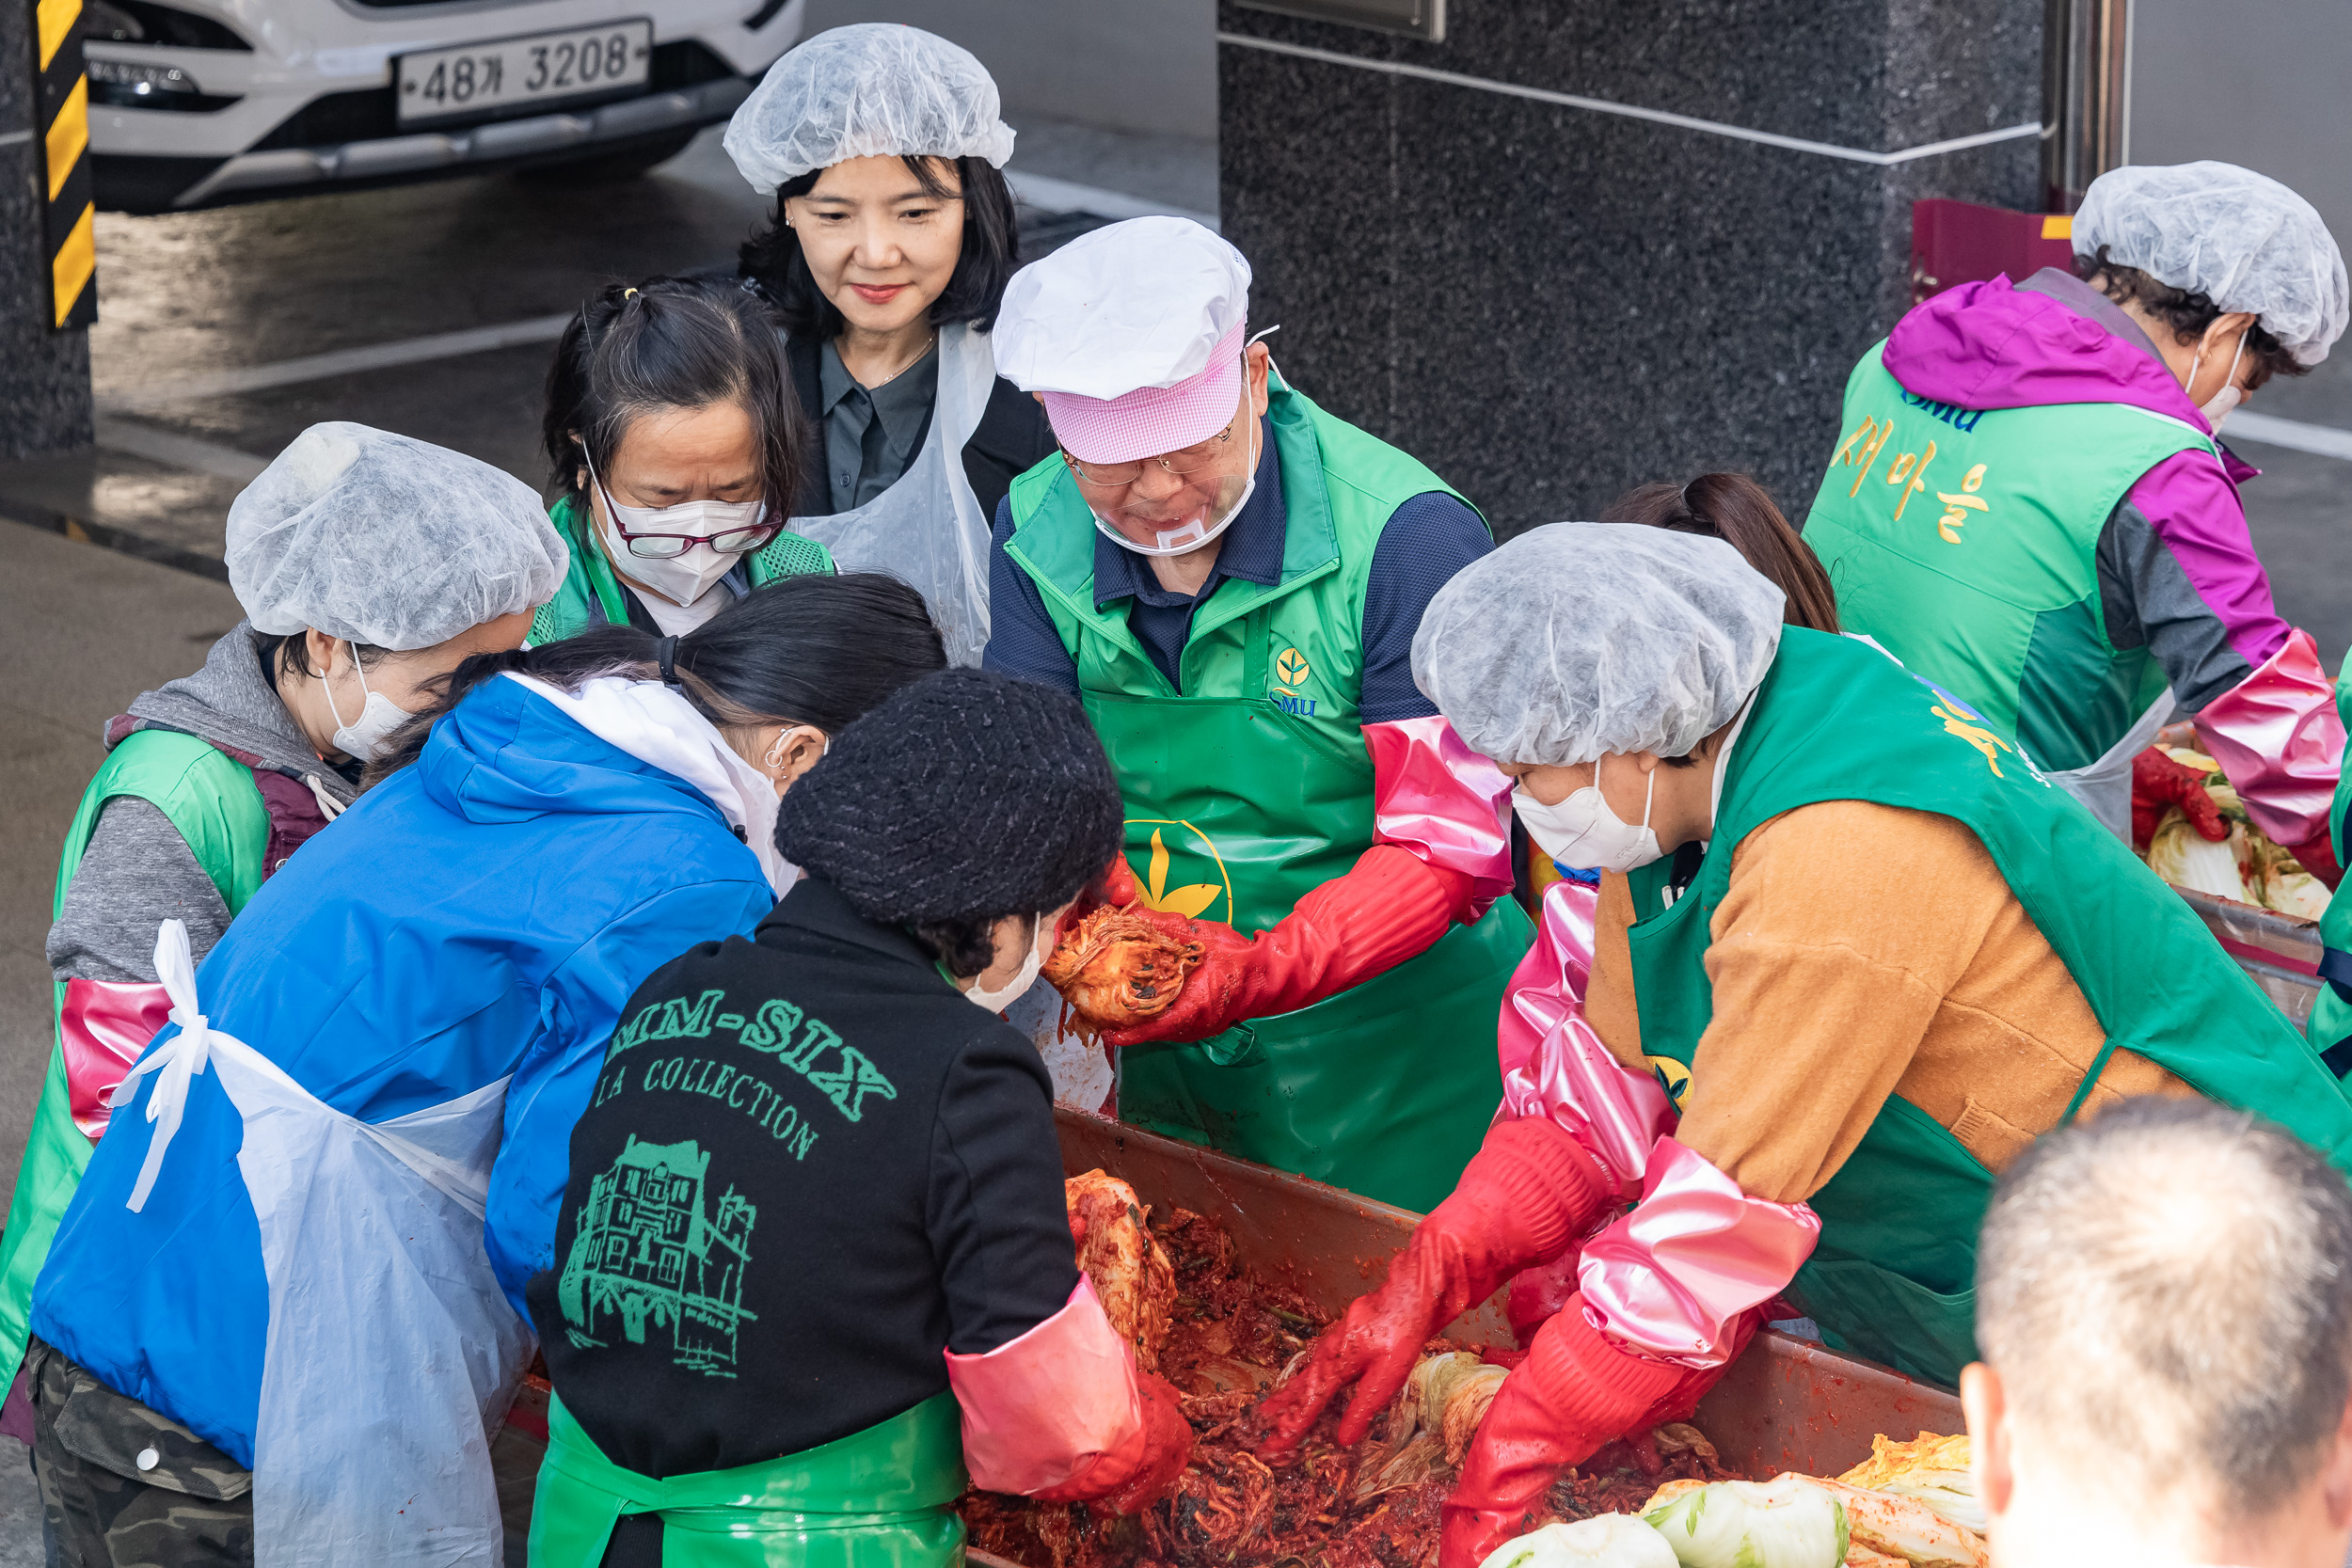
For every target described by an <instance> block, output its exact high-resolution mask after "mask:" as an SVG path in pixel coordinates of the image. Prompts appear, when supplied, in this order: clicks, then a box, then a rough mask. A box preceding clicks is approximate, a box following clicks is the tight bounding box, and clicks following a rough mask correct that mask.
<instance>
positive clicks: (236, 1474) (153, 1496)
mask: <svg viewBox="0 0 2352 1568" xmlns="http://www.w3.org/2000/svg"><path fill="white" fill-rule="evenodd" d="M24 1370H25V1374H26V1381H27V1382H28V1383H29V1384H30V1386H31V1392H32V1399H33V1473H34V1474H35V1475H36V1476H37V1477H38V1478H39V1479H40V1501H41V1507H42V1509H43V1510H44V1511H45V1512H46V1513H47V1514H48V1516H49V1528H50V1530H51V1532H52V1533H53V1534H54V1535H55V1536H56V1543H57V1562H58V1563H59V1565H60V1568H232V1565H233V1568H252V1563H253V1496H252V1493H253V1475H252V1472H251V1471H248V1470H246V1469H244V1468H242V1467H241V1466H239V1465H237V1463H236V1462H235V1461H234V1460H232V1459H230V1457H229V1456H228V1455H227V1454H225V1453H222V1452H221V1451H220V1450H219V1449H216V1448H215V1447H213V1446H212V1445H211V1444H210V1443H207V1442H206V1441H204V1439H203V1438H201V1437H199V1436H198V1435H197V1434H196V1433H193V1432H190V1431H189V1430H188V1429H187V1428H186V1427H183V1426H182V1425H181V1424H180V1423H179V1422H177V1421H175V1420H172V1419H171V1418H169V1417H167V1416H165V1415H163V1414H161V1413H160V1412H157V1411H153V1410H150V1409H149V1408H148V1407H147V1406H146V1405H143V1404H141V1403H140V1402H138V1401H136V1400H134V1399H130V1398H127V1397H125V1396H123V1395H121V1394H118V1393H116V1392H115V1391H114V1390H113V1389H111V1388H109V1387H107V1386H105V1385H104V1384H103V1383H101V1382H99V1381H98V1379H96V1378H95V1377H92V1376H91V1375H90V1374H89V1373H88V1372H86V1371H84V1370H82V1369H81V1368H79V1367H77V1366H75V1365H74V1364H73V1363H72V1362H71V1361H69V1360H67V1359H66V1358H65V1357H64V1356H63V1355H61V1354H58V1353H57V1351H56V1349H54V1348H53V1347H51V1346H49V1345H45V1344H43V1343H42V1342H41V1341H40V1340H39V1339H35V1340H33V1341H32V1342H31V1343H30V1344H29V1345H27V1346H26V1347H25V1354H24Z"/></svg>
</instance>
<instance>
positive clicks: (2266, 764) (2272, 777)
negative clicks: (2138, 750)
mask: <svg viewBox="0 0 2352 1568" xmlns="http://www.w3.org/2000/svg"><path fill="white" fill-rule="evenodd" d="M2197 735H2198V738H2199V739H2201V740H2202V741H2203V742H2204V743H2205V750H2206V751H2208V752H2211V753H2213V757H2214V760H2215V761H2217V762H2218V763H2220V764H2221V771H2222V774H2223V776H2224V777H2226V778H2227V779H2228V780H2229V781H2230V784H2231V785H2232V786H2233V788H2235V789H2236V790H2237V792H2238V798H2239V799H2240V800H2244V801H2245V802H2246V814H2247V815H2248V816H2251V817H2252V818H2253V819H2254V826H2256V827H2258V828H2260V829H2261V830H2262V831H2263V832H2265V833H2268V834H2269V835H2270V836H2271V837H2272V838H2273V839H2274V840H2276V841H2277V842H2279V843H2280V844H2283V845H2285V846H2286V847H2289V848H2293V847H2295V846H2296V845H2298V844H2306V843H2309V842H2310V841H2311V840H2312V839H2314V838H2319V837H2324V836H2325V835H2326V833H2327V832H2328V806H2329V804H2330V803H2331V802H2332V801H2333V800H2335V794H2336V774H2337V772H2338V771H2339V770H2340V769H2341V768H2343V766H2344V721H2343V720H2341V719H2340V718H2338V717H2337V715H2336V698H2335V688H2334V685H2333V684H2332V683H2331V682H2330V681H2329V680H2328V673H2327V672H2326V671H2324V670H2322V669H2321V668H2320V667H2319V648H2318V645H2317V644H2316V643H2314V642H2313V641H2312V634H2311V633H2310V632H2307V631H2303V630H2300V629H2297V630H2296V631H2294V632H2292V633H2290V634H2289V635H2288V637H2287V640H2286V641H2285V643H2284V644H2283V645H2282V646H2280V649H2279V651H2278V652H2277V653H2275V654H2272V655H2271V656H2270V657H2269V658H2268V659H2266V660H2265V661H2264V663H2263V665H2262V667H2261V668H2260V669H2257V670H2256V671H2255V672H2254V673H2252V674H2250V675H2249V676H2247V677H2246V678H2245V679H2244V680H2242V681H2240V682H2239V683H2238V684H2237V685H2236V686H2234V687H2233V688H2232V689H2229V690H2227V691H2225V692H2223V693H2222V694H2221V695H2220V696H2218V697H2216V698H2215V699H2214V700H2213V701H2212V702H2210V703H2207V704H2206V705H2205V708H2204V711H2203V712H2201V713H2200V714H2199V715H2198V716H2197Z"/></svg>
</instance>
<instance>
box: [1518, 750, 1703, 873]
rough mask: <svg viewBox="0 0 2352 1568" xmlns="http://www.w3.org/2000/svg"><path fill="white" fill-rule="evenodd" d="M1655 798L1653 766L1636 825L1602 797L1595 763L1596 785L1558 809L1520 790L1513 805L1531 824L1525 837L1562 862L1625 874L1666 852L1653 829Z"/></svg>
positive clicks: (1580, 791) (1571, 794) (1655, 780)
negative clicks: (1650, 814)
mask: <svg viewBox="0 0 2352 1568" xmlns="http://www.w3.org/2000/svg"><path fill="white" fill-rule="evenodd" d="M1657 794H1658V772H1657V769H1655V768H1652V769H1651V770H1650V776H1649V790H1648V792H1647V793H1646V794H1645V795H1644V796H1643V797H1642V825H1641V826H1640V827H1638V828H1637V827H1634V826H1632V825H1631V824H1630V823H1628V822H1626V821H1625V820H1624V819H1623V818H1621V817H1619V816H1617V814H1616V813H1615V812H1613V811H1611V810H1610V809H1609V802H1608V801H1607V800H1603V799H1602V798H1601V793H1600V764H1599V763H1597V762H1596V763H1595V764H1594V765H1593V782H1592V783H1591V784H1586V785H1585V786H1584V787H1583V788H1582V789H1579V790H1575V791H1572V792H1571V793H1570V794H1569V796H1568V798H1567V799H1566V800H1563V801H1561V802H1560V803H1559V804H1558V805H1556V806H1548V805H1545V804H1544V803H1543V802H1542V801H1541V800H1536V799H1535V797H1534V796H1533V795H1530V794H1529V793H1528V792H1527V791H1526V790H1525V789H1523V788H1520V787H1518V786H1514V787H1513V788H1512V790H1511V804H1512V806H1513V807H1514V808H1515V809H1516V810H1517V811H1518V814H1519V820H1520V821H1521V822H1524V823H1525V824H1527V836H1528V837H1530V838H1532V839H1534V841H1535V843H1536V845H1537V846H1538V847H1540V848H1541V849H1542V850H1543V852H1544V853H1545V854H1547V855H1549V856H1550V857H1551V858H1552V859H1553V860H1554V861H1556V862H1558V863H1560V864H1562V865H1571V866H1577V867H1579V868H1581V869H1584V870H1591V871H1614V872H1616V873H1617V874H1618V875H1619V876H1623V875H1624V874H1625V873H1627V872H1629V871H1631V870H1632V869H1633V868H1634V867H1636V866H1642V865H1647V864H1649V863H1650V862H1652V861H1654V860H1656V859H1658V858H1659V857H1660V856H1661V855H1662V854H1664V853H1665V851H1664V850H1662V849H1661V848H1660V847H1658V835H1657V834H1656V833H1654V832H1650V828H1649V808H1650V801H1651V800H1654V799H1655V798H1656V797H1657Z"/></svg>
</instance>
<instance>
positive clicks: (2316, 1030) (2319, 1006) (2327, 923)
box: [2305, 666, 2352, 1069]
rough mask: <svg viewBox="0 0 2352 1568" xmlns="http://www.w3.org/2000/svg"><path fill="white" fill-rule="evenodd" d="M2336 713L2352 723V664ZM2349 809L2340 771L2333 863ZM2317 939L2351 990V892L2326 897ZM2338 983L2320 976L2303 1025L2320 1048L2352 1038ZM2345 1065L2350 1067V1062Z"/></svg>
mask: <svg viewBox="0 0 2352 1568" xmlns="http://www.w3.org/2000/svg"><path fill="white" fill-rule="evenodd" d="M2336 713H2337V715H2338V716H2339V717H2340V718H2342V719H2343V720H2344V722H2345V723H2346V724H2347V725H2352V666H2347V667H2346V669H2345V671H2344V675H2343V676H2342V677H2341V678H2340V679H2338V680H2337V682H2336ZM2346 811H2352V774H2340V775H2338V777H2337V779H2336V800H2335V803H2334V804H2333V805H2331V806H2329V807H2328V843H2330V844H2332V845H2333V846H2335V851H2336V863H2337V864H2338V865H2342V864H2343V863H2344V813H2345V812H2346ZM2319 940H2320V941H2321V942H2325V943H2326V944H2327V946H2328V956H2327V958H2326V959H2325V960H2323V961H2324V962H2325V963H2326V965H2327V967H2328V969H2329V970H2331V971H2335V972H2336V973H2337V974H2340V975H2341V977H2342V978H2341V983H2342V984H2343V985H2344V987H2345V989H2346V990H2352V895H2346V896H2344V897H2341V898H2330V899H2329V900H2328V912H2327V913H2326V914H2323V915H2321V916H2320V917H2319ZM2337 983H2338V982H2336V981H2331V980H2328V979H2324V978H2323V979H2322V980H2321V982H2320V986H2319V998H2318V1000H2316V1001H2314V1002H2313V1003H2312V1016H2311V1022H2309V1023H2308V1024H2307V1025H2306V1026H2305V1027H2306V1028H2307V1029H2308V1030H2309V1032H2310V1034H2311V1039H2312V1044H2313V1045H2314V1046H2316V1047H2318V1048H2319V1049H2320V1050H2322V1051H2327V1050H2329V1049H2331V1048H2333V1047H2335V1046H2337V1045H2341V1044H2342V1043H2344V1040H2345V1039H2346V1038H2347V1037H2352V1002H2346V1001H2345V1000H2344V998H2343V997H2342V996H2339V995H2338V994H2336V984H2337ZM2344 1067H2345V1068H2346V1069H2352V1063H2344Z"/></svg>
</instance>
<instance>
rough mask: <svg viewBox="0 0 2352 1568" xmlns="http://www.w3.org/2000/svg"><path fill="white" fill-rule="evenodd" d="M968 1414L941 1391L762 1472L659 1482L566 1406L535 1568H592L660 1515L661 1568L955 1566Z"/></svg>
mask: <svg viewBox="0 0 2352 1568" xmlns="http://www.w3.org/2000/svg"><path fill="white" fill-rule="evenodd" d="M962 1421H963V1414H962V1410H961V1407H960V1406H959V1405H958V1404H957V1403H956V1397H955V1395H954V1394H952V1393H940V1394H934V1395H933V1396H931V1397H930V1399H928V1400H925V1401H924V1402H922V1403H921V1404H918V1405H916V1406H914V1408H913V1409H911V1410H906V1411H902V1412H900V1413H899V1414H898V1415H896V1416H893V1417H891V1418H890V1419H888V1420H886V1421H881V1422H877V1423H876V1424H875V1425H873V1426H870V1427H867V1428H866V1430H865V1431H864V1432H855V1433H850V1435H849V1436H847V1437H843V1438H840V1439H838V1440H836V1441H834V1442H831V1443H826V1444H823V1445H821V1446H819V1447H818V1448H814V1449H804V1450H803V1451H802V1452H800V1453H792V1454H786V1455H785V1456H783V1457H782V1458H780V1459H771V1460H769V1461H767V1462H766V1463H765V1464H760V1465H741V1466H739V1467H738V1468H736V1469H732V1470H702V1471H697V1472H695V1473H694V1474H691V1475H684V1476H672V1477H670V1478H669V1479H668V1480H666V1481H656V1480H655V1479H654V1478H653V1477H651V1476H644V1475H639V1474H638V1473H637V1472H636V1471H634V1470H630V1469H625V1468H623V1467H622V1466H621V1465H615V1464H613V1463H612V1461H611V1460H610V1459H607V1458H606V1457H605V1456H604V1450H602V1449H599V1448H597V1447H596V1440H595V1439H593V1438H591V1437H590V1436H589V1435H588V1434H587V1433H585V1432H582V1431H581V1430H580V1423H579V1422H578V1421H575V1420H574V1419H572V1416H571V1412H569V1411H567V1410H565V1409H564V1402H563V1401H562V1400H561V1399H558V1400H556V1401H554V1402H551V1403H550V1404H549V1405H548V1453H547V1459H546V1461H545V1463H543V1464H542V1465H540V1467H539V1490H538V1493H537V1496H536V1497H534V1499H533V1500H532V1509H531V1568H596V1565H597V1564H598V1563H600V1562H602V1561H603V1560H604V1553H605V1547H606V1545H607V1544H609V1543H610V1542H611V1540H612V1527H613V1526H614V1525H615V1524H617V1523H618V1522H619V1521H620V1519H621V1516H622V1515H623V1514H628V1513H659V1514H660V1515H661V1561H662V1563H663V1568H771V1565H773V1564H777V1563H790V1564H792V1568H952V1565H956V1564H960V1563H961V1561H962V1559H963V1521H962V1520H961V1519H960V1518H958V1517H957V1516H956V1513H955V1510H954V1508H953V1507H951V1506H950V1505H951V1504H953V1503H954V1502H955V1500H956V1498H957V1497H961V1496H962V1494H963V1489H964V1486H965V1484H966V1478H965V1476H964V1471H963V1427H962Z"/></svg>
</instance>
